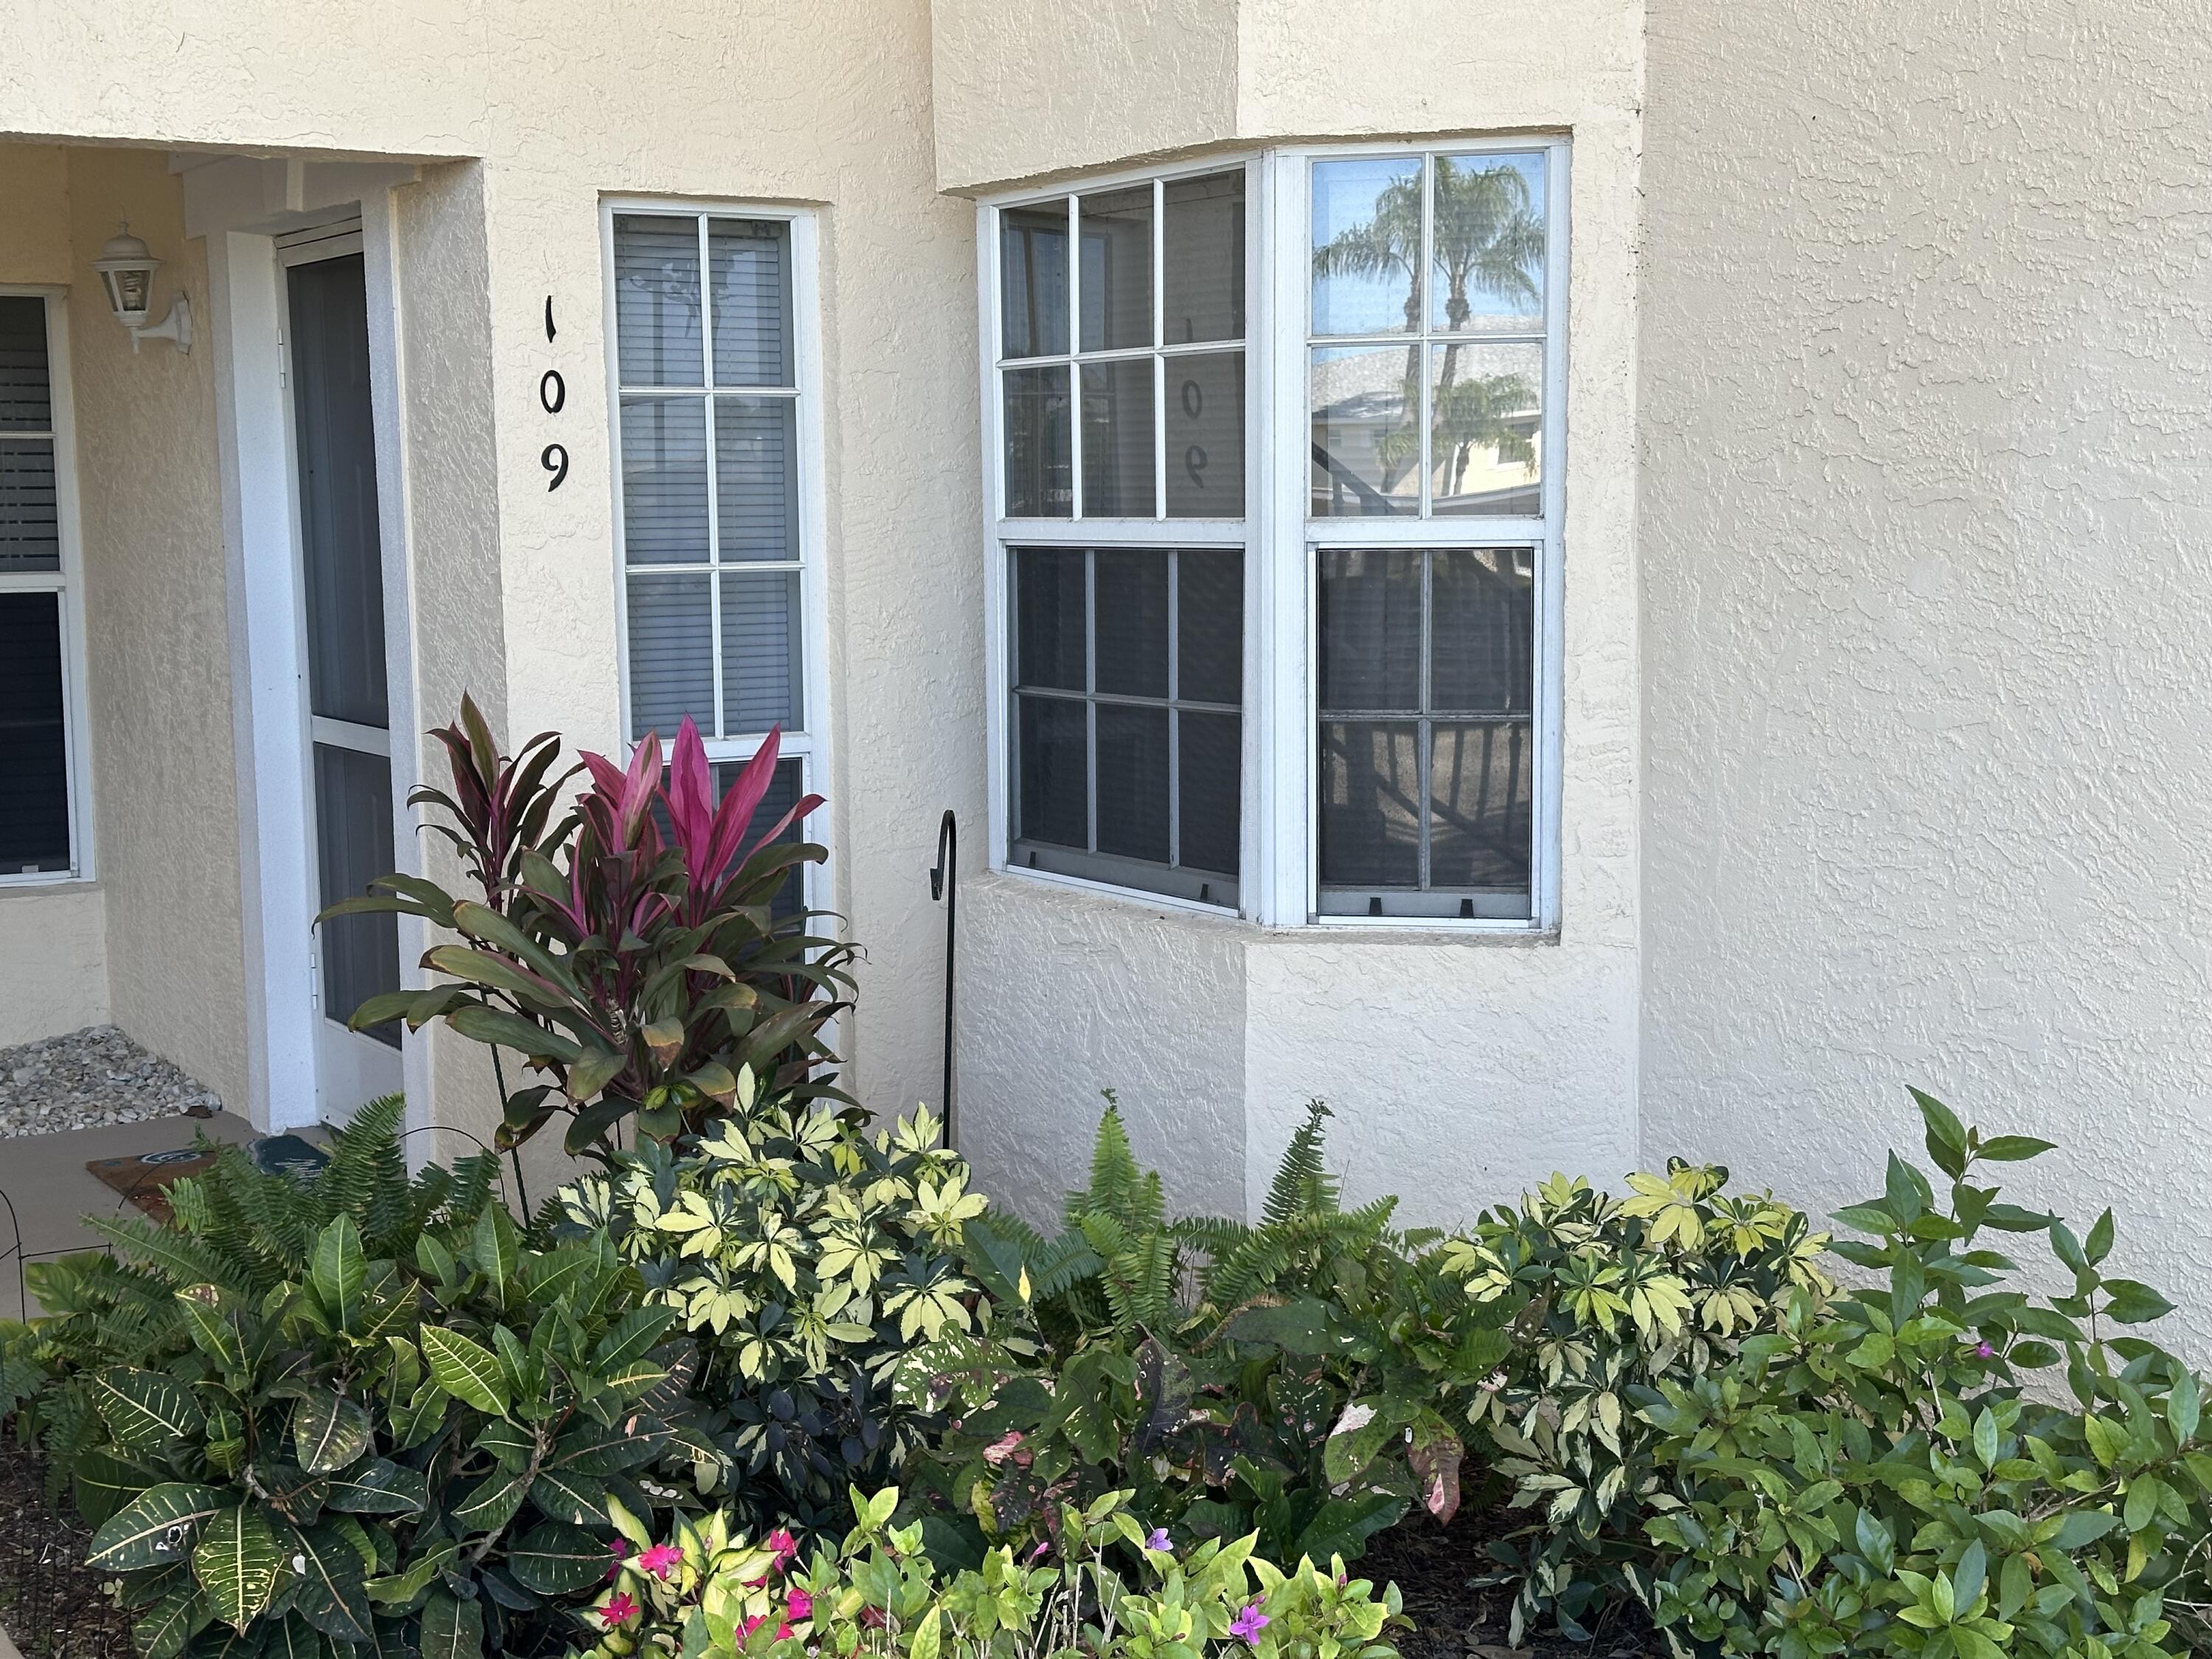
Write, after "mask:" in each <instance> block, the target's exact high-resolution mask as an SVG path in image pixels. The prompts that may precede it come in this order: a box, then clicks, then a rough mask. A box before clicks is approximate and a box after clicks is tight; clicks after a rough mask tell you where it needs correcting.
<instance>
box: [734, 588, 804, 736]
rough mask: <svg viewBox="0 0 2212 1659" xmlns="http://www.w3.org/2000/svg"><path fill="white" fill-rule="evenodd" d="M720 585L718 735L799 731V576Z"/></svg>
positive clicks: (801, 714) (801, 722)
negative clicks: (777, 729) (775, 728)
mask: <svg viewBox="0 0 2212 1659" xmlns="http://www.w3.org/2000/svg"><path fill="white" fill-rule="evenodd" d="M721 580H722V730H723V731H724V732H727V733H728V734H730V735H731V736H732V737H735V736H737V735H738V734H739V733H740V732H765V731H767V730H768V729H769V727H770V726H782V727H783V728H784V729H785V730H786V731H790V730H793V728H795V727H798V726H803V725H804V724H805V719H804V713H805V705H804V703H803V702H802V700H801V696H800V688H799V664H800V662H801V661H802V660H803V659H804V658H803V653H802V652H801V650H800V647H799V573H798V572H797V571H796V570H786V571H778V572H772V573H763V574H759V575H750V576H724V577H723V578H722V579H721Z"/></svg>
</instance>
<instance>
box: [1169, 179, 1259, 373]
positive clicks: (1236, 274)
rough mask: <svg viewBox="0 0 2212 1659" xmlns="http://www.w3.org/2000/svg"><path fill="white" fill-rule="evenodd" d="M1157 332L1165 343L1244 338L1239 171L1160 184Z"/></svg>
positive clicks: (1174, 343) (1186, 343)
mask: <svg viewBox="0 0 2212 1659" xmlns="http://www.w3.org/2000/svg"><path fill="white" fill-rule="evenodd" d="M1161 193H1162V195H1163V196H1164V198H1165V208H1166V214H1167V222H1166V224H1165V225H1164V227H1163V228H1162V233H1161V241H1160V280H1161V286H1162V289H1163V290H1164V292H1163V295H1162V316H1161V325H1162V327H1161V333H1162V343H1163V344H1165V345H1188V344H1189V343H1192V342H1194V341H1197V340H1241V339H1243V337H1244V170H1243V168H1242V167H1239V168H1237V170H1236V171H1235V172H1234V173H1207V174H1206V176H1205V177H1204V178H1202V179H1170V180H1169V181H1168V182H1167V183H1166V184H1165V185H1162V186H1161Z"/></svg>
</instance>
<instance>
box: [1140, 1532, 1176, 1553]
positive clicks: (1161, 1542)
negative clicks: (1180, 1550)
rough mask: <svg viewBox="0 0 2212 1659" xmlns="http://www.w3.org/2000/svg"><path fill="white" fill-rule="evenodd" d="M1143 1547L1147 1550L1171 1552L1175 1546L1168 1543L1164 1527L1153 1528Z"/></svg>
mask: <svg viewBox="0 0 2212 1659" xmlns="http://www.w3.org/2000/svg"><path fill="white" fill-rule="evenodd" d="M1145 1547H1146V1549H1148V1550H1171V1549H1173V1548H1174V1547H1175V1546H1174V1545H1173V1544H1171V1543H1170V1542H1169V1541H1168V1529H1167V1528H1165V1527H1154V1528H1152V1536H1151V1537H1150V1538H1147V1539H1146V1540H1145Z"/></svg>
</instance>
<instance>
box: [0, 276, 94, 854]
mask: <svg viewBox="0 0 2212 1659" xmlns="http://www.w3.org/2000/svg"><path fill="white" fill-rule="evenodd" d="M0 295H9V296H10V297H16V298H26V299H34V300H37V301H40V304H41V307H42V308H43V312H44V318H45V323H46V388H47V392H46V395H47V405H46V421H47V424H46V426H45V427H44V428H40V429H37V430H33V429H31V428H24V427H14V428H8V430H7V432H6V436H7V437H8V438H9V439H10V440H27V441H45V442H46V443H47V444H49V445H50V446H51V452H52V457H53V467H54V517H55V534H56V540H57V542H58V544H59V549H60V555H59V557H58V558H57V560H56V561H55V568H53V569H52V570H32V569H22V568H17V569H12V570H8V569H0V593H52V594H53V595H54V600H55V605H56V607H57V621H58V626H59V629H60V634H61V638H60V646H61V694H62V752H63V787H64V799H65V800H66V801H67V803H68V810H69V844H70V854H69V865H68V867H67V868H66V869H62V870H40V871H33V872H21V871H0V887H38V886H51V885H53V884H58V883H62V882H71V881H89V880H91V879H92V878H94V875H95V874H96V872H95V871H94V868H93V860H94V853H93V839H94V836H93V829H94V825H93V821H92V802H91V799H90V796H91V791H90V788H89V781H90V768H89V763H88V747H87V745H88V740H89V739H88V731H87V728H86V720H85V711H84V695H85V684H86V679H85V645H84V617H83V613H82V592H83V584H82V565H81V561H80V558H79V548H78V545H77V521H76V503H77V497H76V435H75V432H74V429H73V427H72V425H71V422H72V421H73V419H74V416H73V413H72V410H73V409H74V391H73V386H72V383H71V380H70V362H69V351H68V343H69V334H68V331H69V307H68V304H67V295H66V292H65V290H63V289H53V288H46V287H39V286H31V285H17V284H11V283H0Z"/></svg>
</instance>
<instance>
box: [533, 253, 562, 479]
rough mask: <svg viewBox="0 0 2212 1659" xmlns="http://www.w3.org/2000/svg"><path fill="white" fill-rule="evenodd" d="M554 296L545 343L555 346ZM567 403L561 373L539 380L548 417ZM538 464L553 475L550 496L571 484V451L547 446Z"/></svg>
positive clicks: (540, 399)
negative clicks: (569, 466)
mask: <svg viewBox="0 0 2212 1659" xmlns="http://www.w3.org/2000/svg"><path fill="white" fill-rule="evenodd" d="M553 335H554V328H553V296H552V295H550V294H549V295H546V296H545V343H547V344H548V345H550V344H551V343H553ZM567 403H568V382H567V381H566V380H562V378H561V371H560V370H559V369H557V368H549V369H547V370H546V371H545V372H544V374H541V375H539V376H538V407H539V408H540V409H542V410H544V411H545V412H546V413H547V414H548V415H558V414H559V413H560V412H561V410H562V407H563V406H564V405H565V404H567ZM538 465H540V466H542V467H544V469H545V470H546V471H548V472H550V473H551V474H552V475H553V477H552V482H551V483H548V484H547V485H546V486H545V488H546V490H547V492H548V493H549V494H550V492H552V491H553V490H556V489H559V488H560V487H561V486H562V484H564V483H568V448H567V447H566V446H564V445H562V444H548V445H546V446H545V447H544V449H542V450H540V451H539V452H538Z"/></svg>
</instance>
